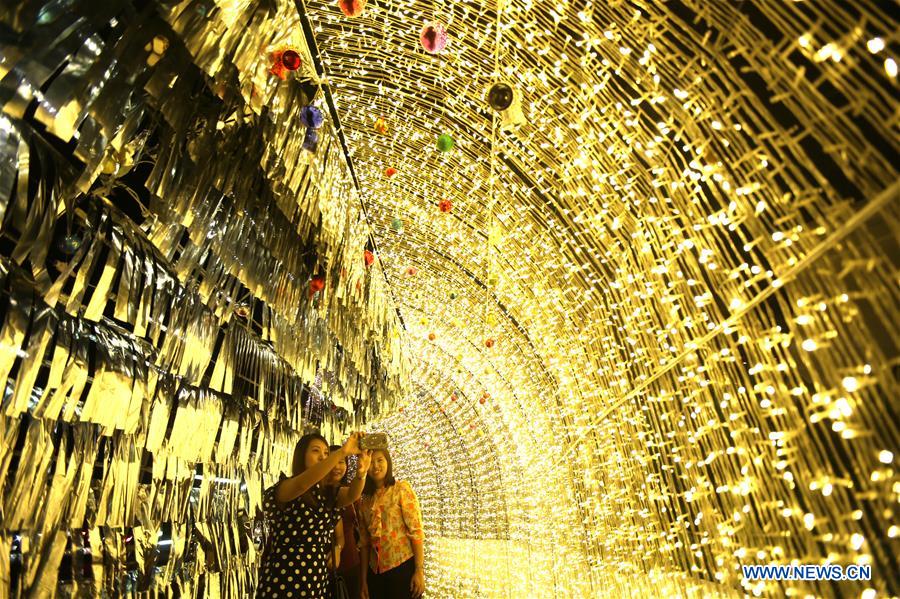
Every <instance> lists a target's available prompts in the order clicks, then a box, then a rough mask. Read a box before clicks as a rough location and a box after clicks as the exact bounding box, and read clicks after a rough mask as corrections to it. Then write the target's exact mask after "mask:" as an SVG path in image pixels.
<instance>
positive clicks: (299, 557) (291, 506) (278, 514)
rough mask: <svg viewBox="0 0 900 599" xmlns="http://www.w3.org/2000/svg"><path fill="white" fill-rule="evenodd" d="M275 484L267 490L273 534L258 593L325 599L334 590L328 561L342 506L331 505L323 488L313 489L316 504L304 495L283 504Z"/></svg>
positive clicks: (265, 505) (266, 503) (266, 504)
mask: <svg viewBox="0 0 900 599" xmlns="http://www.w3.org/2000/svg"><path fill="white" fill-rule="evenodd" d="M276 486H277V485H276ZM275 488H276V487H271V488H269V489H266V491H265V493H264V494H263V509H264V510H265V512H266V519H267V520H268V524H269V534H270V535H271V537H272V538H271V539H270V541H269V543H270V544H269V547H268V550H267V552H266V557H265V559H264V561H263V564H262V567H261V568H260V573H259V583H258V585H257V592H256V596H257V597H272V598H281V597H305V598H309V599H325V598H326V597H329V596H330V594H331V588H330V580H329V576H328V570H327V567H326V561H327V559H328V550H329V548H330V547H331V542H332V532H333V531H334V527H335V525H336V524H337V520H338V518H339V517H340V510H339V509H335V508H332V507H328V506H327V505H326V503H327V500H326V498H325V496H324V495H323V493H322V492H321V490H319V489H315V490H313V491H312V493H314V494H315V498H316V505H309V504H307V503H306V502H304V501H302V499H301V498H297V499H295V500H293V501H291V502H289V503H287V504H282V505H280V504H278V502H277V501H276V500H275Z"/></svg>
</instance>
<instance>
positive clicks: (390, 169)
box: [384, 166, 397, 179]
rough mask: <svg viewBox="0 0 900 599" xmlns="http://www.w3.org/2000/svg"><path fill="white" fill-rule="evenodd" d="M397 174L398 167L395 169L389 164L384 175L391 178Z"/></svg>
mask: <svg viewBox="0 0 900 599" xmlns="http://www.w3.org/2000/svg"><path fill="white" fill-rule="evenodd" d="M396 174H397V169H395V168H394V167H392V166H389V167H387V168H386V169H384V176H385V177H387V178H388V179H390V178H391V177H393V176H394V175H396Z"/></svg>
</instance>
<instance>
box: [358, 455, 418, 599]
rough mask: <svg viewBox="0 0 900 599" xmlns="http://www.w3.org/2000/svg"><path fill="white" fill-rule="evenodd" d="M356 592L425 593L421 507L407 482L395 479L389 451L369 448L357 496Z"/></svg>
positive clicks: (378, 598) (397, 596)
mask: <svg viewBox="0 0 900 599" xmlns="http://www.w3.org/2000/svg"><path fill="white" fill-rule="evenodd" d="M359 512H360V514H359V515H360V522H359V548H360V557H361V561H362V563H361V565H360V595H361V597H362V598H363V599H408V598H414V599H415V598H418V597H421V596H422V594H423V593H424V592H425V569H424V560H425V552H424V550H423V543H424V541H425V537H424V535H423V534H422V512H421V511H420V510H419V500H418V499H417V498H416V494H415V493H414V492H413V490H412V487H410V486H409V483H408V482H406V481H403V480H399V481H395V480H394V475H393V472H392V464H391V454H390V453H388V451H387V450H385V449H378V450H375V451H373V452H372V464H371V466H370V468H369V478H368V480H367V481H366V485H365V487H364V488H363V496H362V499H361V500H360V510H359Z"/></svg>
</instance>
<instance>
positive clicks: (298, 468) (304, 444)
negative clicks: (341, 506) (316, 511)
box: [291, 433, 337, 507]
mask: <svg viewBox="0 0 900 599" xmlns="http://www.w3.org/2000/svg"><path fill="white" fill-rule="evenodd" d="M313 441H321V442H322V443H323V444H324V445H325V447H328V441H326V440H325V437H323V436H322V435H321V434H319V433H307V434H305V435H303V436H302V437H300V440H299V441H297V445H296V446H295V447H294V459H293V460H292V462H291V476H297V475H298V474H301V473H302V472H303V471H304V470H306V452H307V451H308V450H309V446H310V445H311V444H312V442H313ZM329 451H330V450H329ZM319 482H321V481H319ZM317 488H319V483H316V484H314V485H313V486H312V487H310V488H309V490H308V491H307V492H306V493H304V494H303V495H301V496H300V500H301V501H302V502H303V503H305V504H307V505H316V506H317V505H319V502H318V501H317V500H316V495H315V493H313V492H312V491H314V490H315V489H317ZM324 492H325V500H326V503H327V505H329V506H330V507H334V504H335V502H336V501H337V491H336V490H329V489H325V490H324Z"/></svg>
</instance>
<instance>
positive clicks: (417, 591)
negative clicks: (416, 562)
mask: <svg viewBox="0 0 900 599" xmlns="http://www.w3.org/2000/svg"><path fill="white" fill-rule="evenodd" d="M409 590H410V591H412V596H413V597H421V596H422V595H424V594H425V572H424V571H423V570H422V569H421V568H416V571H415V572H414V573H413V577H412V581H411V582H410V583H409Z"/></svg>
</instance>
